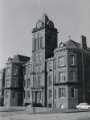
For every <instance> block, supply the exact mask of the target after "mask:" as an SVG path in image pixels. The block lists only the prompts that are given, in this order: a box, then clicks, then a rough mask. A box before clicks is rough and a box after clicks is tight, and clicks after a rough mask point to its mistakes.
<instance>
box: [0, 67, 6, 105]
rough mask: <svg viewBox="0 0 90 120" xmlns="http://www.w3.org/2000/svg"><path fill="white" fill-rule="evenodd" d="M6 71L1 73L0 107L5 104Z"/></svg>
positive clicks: (3, 70)
mask: <svg viewBox="0 0 90 120" xmlns="http://www.w3.org/2000/svg"><path fill="white" fill-rule="evenodd" d="M4 87H5V69H2V70H1V71H0V106H3V104H4Z"/></svg>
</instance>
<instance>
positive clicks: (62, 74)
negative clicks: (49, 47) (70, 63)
mask: <svg viewBox="0 0 90 120" xmlns="http://www.w3.org/2000/svg"><path fill="white" fill-rule="evenodd" d="M65 80H66V72H59V80H58V81H59V82H62V81H65Z"/></svg>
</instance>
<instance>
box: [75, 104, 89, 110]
mask: <svg viewBox="0 0 90 120" xmlns="http://www.w3.org/2000/svg"><path fill="white" fill-rule="evenodd" d="M76 108H77V109H79V110H88V109H90V105H88V103H80V104H79V105H77V106H76Z"/></svg>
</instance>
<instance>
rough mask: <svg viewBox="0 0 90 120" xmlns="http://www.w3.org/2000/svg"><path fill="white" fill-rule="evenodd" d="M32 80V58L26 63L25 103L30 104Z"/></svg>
mask: <svg viewBox="0 0 90 120" xmlns="http://www.w3.org/2000/svg"><path fill="white" fill-rule="evenodd" d="M32 82H33V76H32V61H31V59H30V60H29V61H28V62H27V63H25V64H24V105H29V104H31V103H32V93H31V88H32V86H33V83H32Z"/></svg>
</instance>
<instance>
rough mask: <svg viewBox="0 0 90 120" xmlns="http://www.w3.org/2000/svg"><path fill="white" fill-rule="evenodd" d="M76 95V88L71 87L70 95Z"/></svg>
mask: <svg viewBox="0 0 90 120" xmlns="http://www.w3.org/2000/svg"><path fill="white" fill-rule="evenodd" d="M77 96H78V89H77V88H71V97H77Z"/></svg>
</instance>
